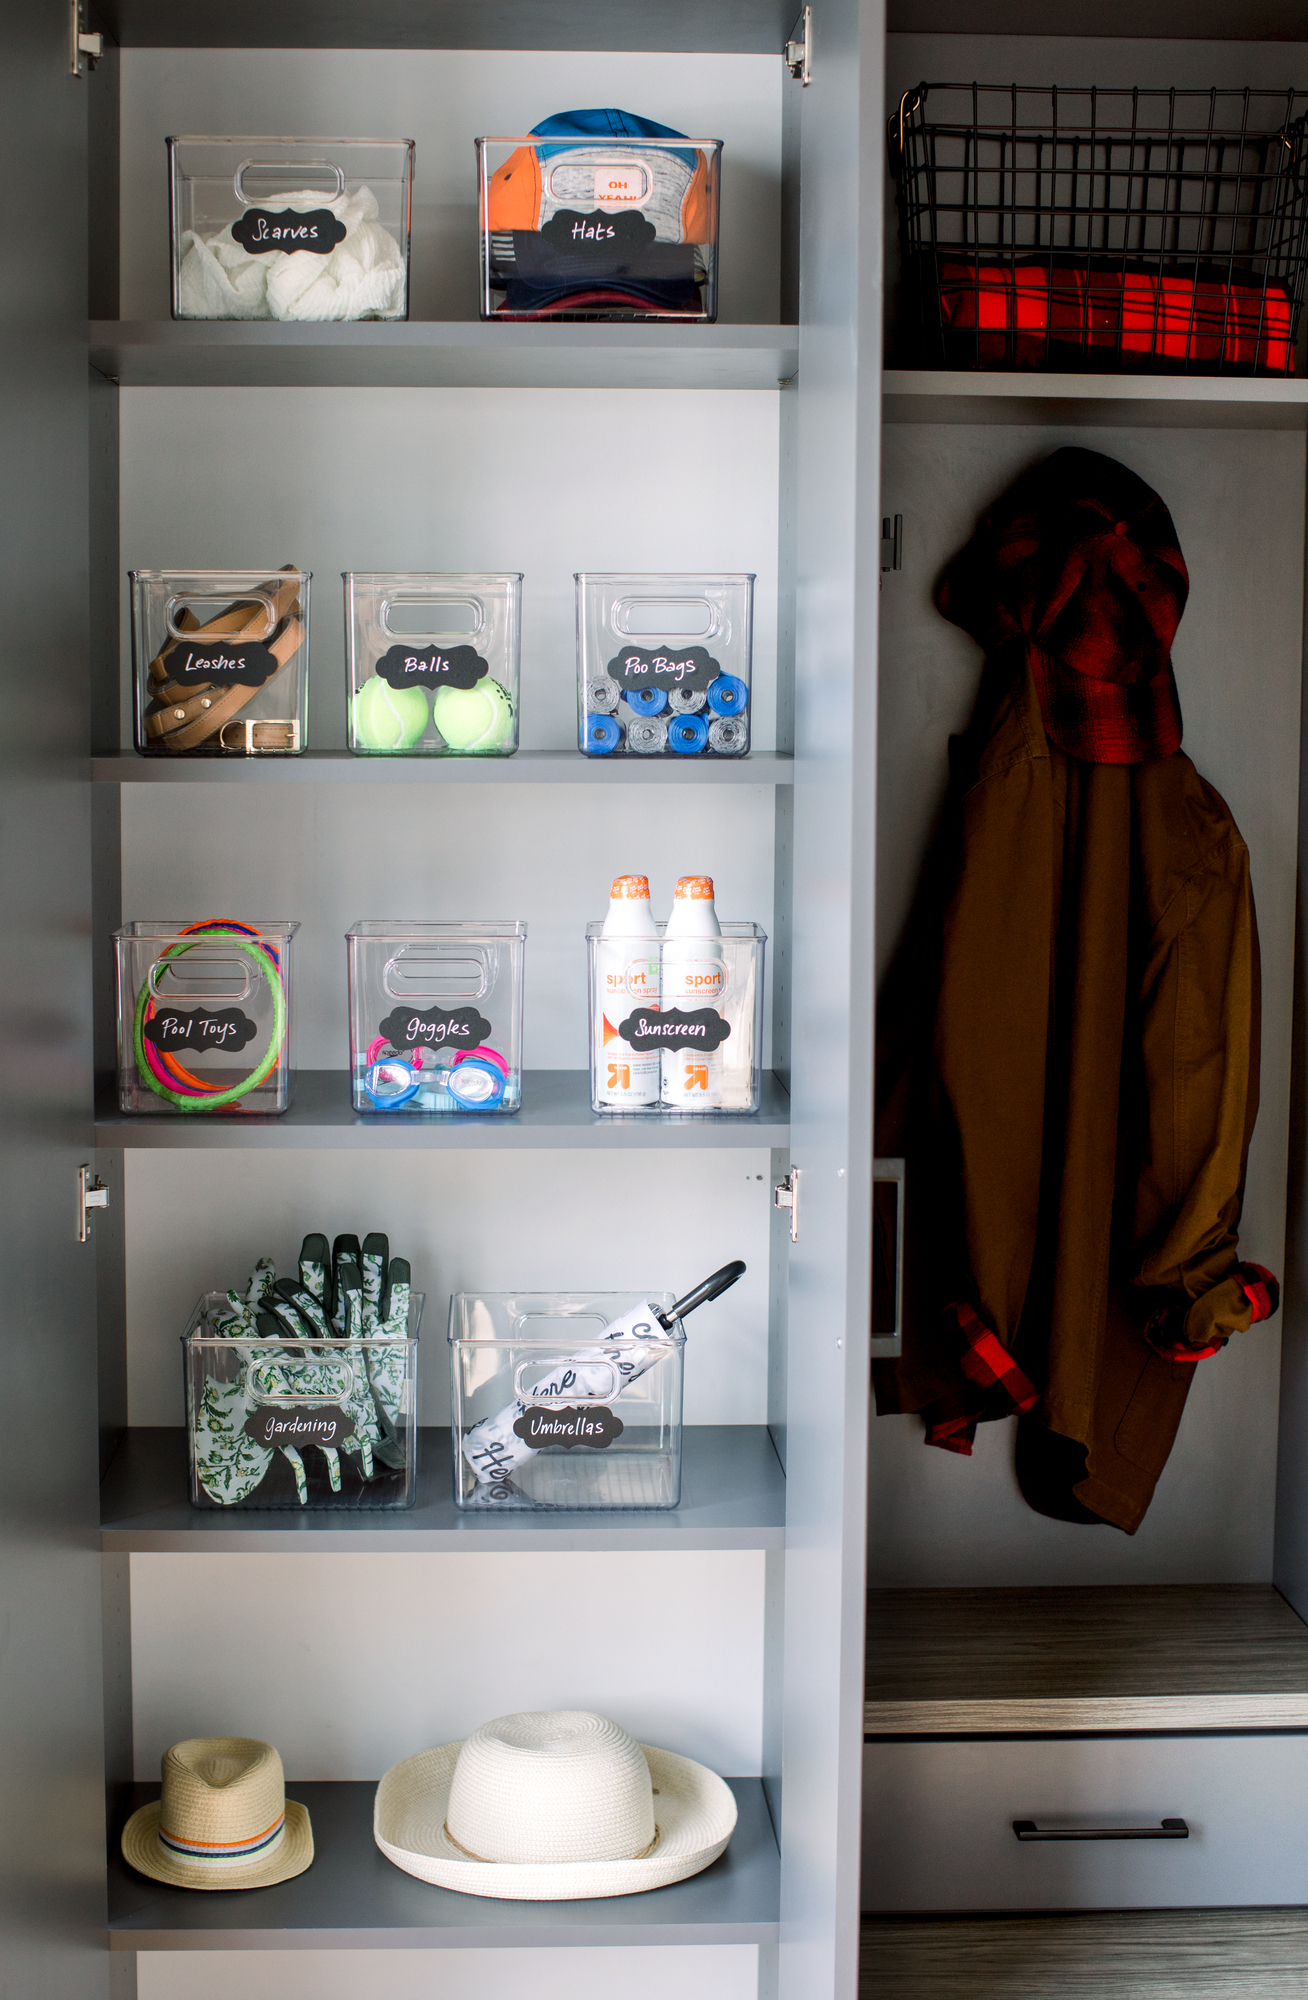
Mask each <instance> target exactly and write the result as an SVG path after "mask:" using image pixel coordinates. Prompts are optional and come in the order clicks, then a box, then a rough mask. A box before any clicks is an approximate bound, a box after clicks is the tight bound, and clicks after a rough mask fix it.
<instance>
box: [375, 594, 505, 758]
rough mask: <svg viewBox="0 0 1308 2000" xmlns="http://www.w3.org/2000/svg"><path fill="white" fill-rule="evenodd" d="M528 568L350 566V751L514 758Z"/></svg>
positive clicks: (380, 754)
mask: <svg viewBox="0 0 1308 2000" xmlns="http://www.w3.org/2000/svg"><path fill="white" fill-rule="evenodd" d="M521 599H522V576H521V573H520V572H506V573H505V574H503V575H500V576H479V575H471V574H469V575H462V574H457V575H433V574H429V573H425V572H422V571H417V570H413V571H404V572H395V573H386V574H383V573H368V574H365V573H364V572H362V571H358V570H347V571H346V572H345V651H346V681H347V693H348V696H349V711H350V748H351V750H353V751H354V753H355V755H356V756H359V757H413V756H428V757H510V756H512V754H513V752H514V751H515V750H516V749H517V747H518V633H519V619H520V608H521Z"/></svg>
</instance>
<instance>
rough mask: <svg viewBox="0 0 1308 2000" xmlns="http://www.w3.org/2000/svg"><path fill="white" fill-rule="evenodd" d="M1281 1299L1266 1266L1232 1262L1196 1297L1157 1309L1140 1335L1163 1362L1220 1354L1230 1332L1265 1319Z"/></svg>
mask: <svg viewBox="0 0 1308 2000" xmlns="http://www.w3.org/2000/svg"><path fill="white" fill-rule="evenodd" d="M1280 1303H1281V1288H1280V1285H1279V1284H1278V1283H1277V1281H1276V1279H1275V1277H1274V1276H1273V1275H1272V1273H1271V1272H1270V1271H1269V1270H1267V1269H1265V1267H1264V1266H1263V1265H1262V1264H1236V1265H1235V1266H1234V1267H1233V1269H1231V1270H1230V1271H1228V1273H1227V1275H1226V1276H1225V1277H1224V1278H1223V1279H1222V1281H1221V1283H1220V1284H1218V1285H1214V1286H1213V1287H1212V1289H1211V1291H1207V1292H1205V1293H1203V1295H1202V1296H1201V1297H1200V1298H1197V1299H1190V1300H1187V1301H1186V1302H1185V1304H1184V1305H1178V1306H1164V1307H1163V1309H1162V1310H1161V1311H1160V1312H1156V1313H1155V1314H1154V1315H1153V1317H1152V1319H1150V1320H1148V1321H1147V1322H1146V1325H1145V1328H1144V1337H1145V1339H1146V1340H1147V1341H1148V1343H1149V1345H1150V1346H1151V1347H1152V1348H1153V1350H1154V1352H1155V1354H1158V1355H1161V1356H1162V1358H1163V1360H1164V1361H1206V1360H1208V1358H1209V1356H1210V1355H1213V1354H1220V1353H1221V1351H1222V1349H1223V1348H1224V1347H1225V1345H1226V1343H1227V1340H1228V1339H1229V1338H1230V1336H1231V1334H1233V1333H1242V1332H1244V1331H1245V1330H1246V1329H1247V1328H1248V1327H1251V1326H1256V1325H1257V1323H1258V1321H1259V1320H1263V1319H1270V1318H1271V1317H1272V1314H1273V1313H1274V1312H1275V1311H1276V1309H1277V1307H1278V1306H1279V1305H1280ZM1187 1336H1188V1337H1187Z"/></svg>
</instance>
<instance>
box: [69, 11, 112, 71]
mask: <svg viewBox="0 0 1308 2000" xmlns="http://www.w3.org/2000/svg"><path fill="white" fill-rule="evenodd" d="M103 54H104V36H103V35H100V34H95V33H93V32H92V31H91V29H89V28H88V27H87V25H86V0H68V57H69V67H70V69H71V70H72V73H73V75H74V76H85V75H86V74H87V72H88V71H89V70H93V69H94V68H95V66H96V64H97V63H98V62H99V60H100V58H101V56H102V55H103Z"/></svg>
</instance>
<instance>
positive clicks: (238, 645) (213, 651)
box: [168, 639, 277, 688]
mask: <svg viewBox="0 0 1308 2000" xmlns="http://www.w3.org/2000/svg"><path fill="white" fill-rule="evenodd" d="M276 671H277V660H276V657H275V656H274V655H273V654H272V653H270V652H269V651H268V648H267V647H266V646H261V645H259V644H258V643H257V641H255V640H251V639H239V640H238V639H229V640H228V641H227V642H226V644H223V642H222V641H221V640H210V641H206V642H205V643H204V644H203V645H198V644H197V645H192V644H191V643H190V641H189V640H187V639H180V640H179V641H178V643H177V644H176V645H175V646H174V647H173V650H172V652H171V653H169V655H168V673H169V678H170V679H172V680H174V681H175V682H176V683H177V685H178V687H247V688H258V687H262V686H263V684H264V682H265V681H267V680H271V679H272V677H273V675H274V674H275V673H276Z"/></svg>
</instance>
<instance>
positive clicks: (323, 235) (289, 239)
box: [232, 208, 349, 257]
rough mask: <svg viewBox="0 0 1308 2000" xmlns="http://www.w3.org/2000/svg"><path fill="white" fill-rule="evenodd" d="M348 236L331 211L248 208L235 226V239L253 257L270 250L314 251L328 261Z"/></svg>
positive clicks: (233, 225) (323, 209)
mask: <svg viewBox="0 0 1308 2000" xmlns="http://www.w3.org/2000/svg"><path fill="white" fill-rule="evenodd" d="M348 233H349V232H348V231H347V229H346V227H345V224H344V223H343V222H340V221H338V220H337V218H336V217H335V216H334V215H333V214H332V212H331V210H330V209H329V208H308V209H303V210H300V209H294V208H278V209H271V208H247V209H246V211H245V214H244V215H243V216H242V217H241V219H240V221H239V222H234V223H233V224H232V235H233V236H234V237H235V239H236V241H237V242H238V243H239V244H240V246H241V248H242V249H243V250H248V251H249V252H250V255H251V256H252V257H261V256H263V255H265V254H266V253H267V252H268V251H270V250H312V251H313V253H314V255H315V256H318V257H325V256H327V255H328V253H329V252H330V251H332V250H334V249H335V248H336V245H337V244H338V243H343V242H344V241H345V238H346V236H347V235H348Z"/></svg>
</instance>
